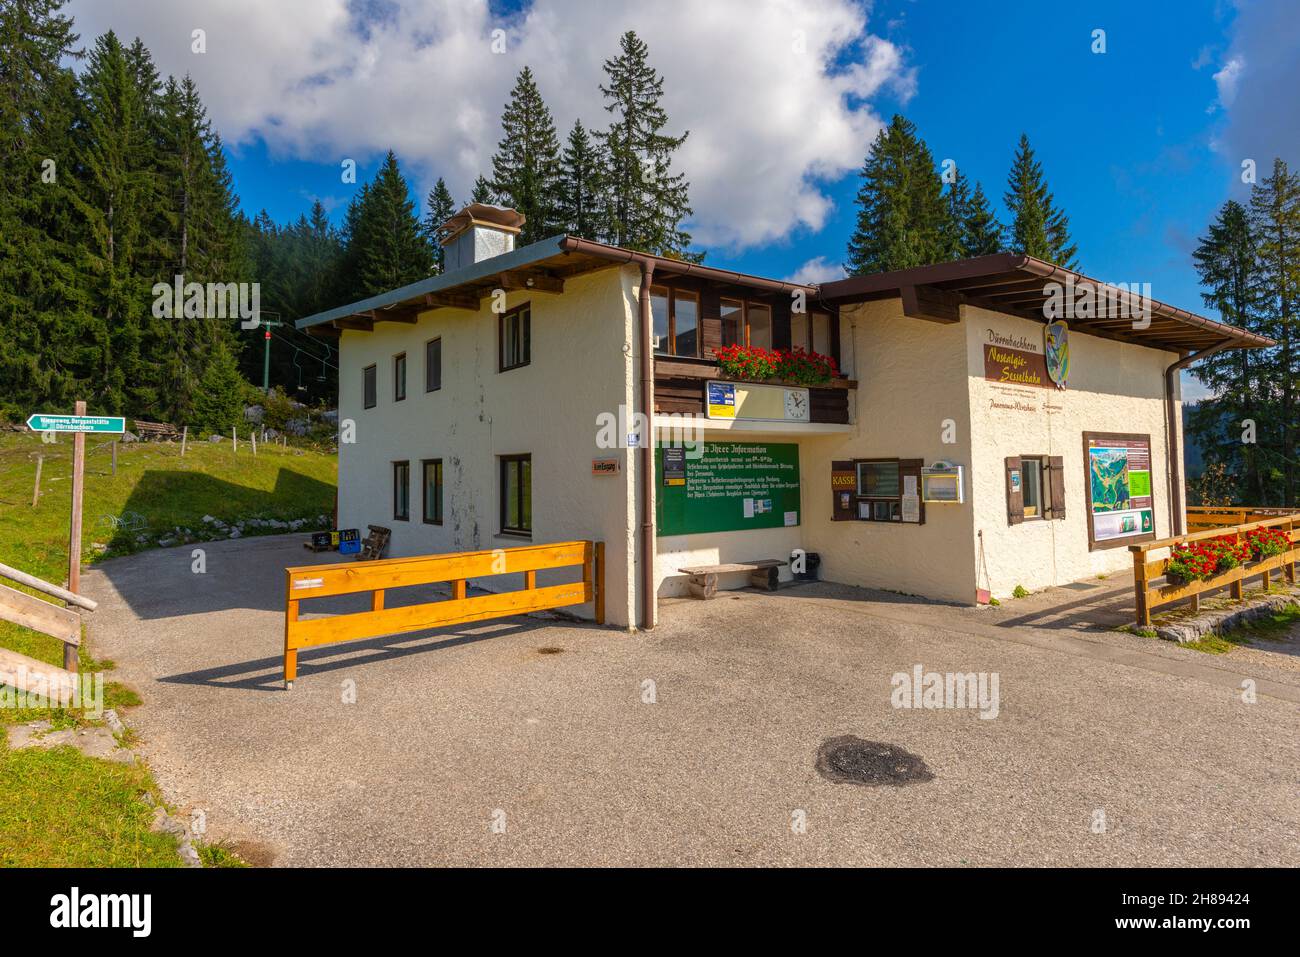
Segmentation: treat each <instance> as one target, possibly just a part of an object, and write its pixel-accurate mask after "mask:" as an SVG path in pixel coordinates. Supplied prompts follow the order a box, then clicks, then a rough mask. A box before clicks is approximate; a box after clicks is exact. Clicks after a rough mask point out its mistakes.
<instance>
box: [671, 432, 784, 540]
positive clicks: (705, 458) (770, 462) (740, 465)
mask: <svg viewBox="0 0 1300 957" xmlns="http://www.w3.org/2000/svg"><path fill="white" fill-rule="evenodd" d="M655 513H656V516H657V523H656V524H657V525H658V528H659V534H660V535H697V534H700V533H703V532H733V531H742V530H744V529H753V528H787V527H791V526H794V525H798V524H799V446H798V445H796V444H794V443H772V442H702V443H700V444H699V445H698V446H696V447H695V448H690V447H687V448H686V449H684V450H683V449H674V448H667V449H665V448H657V449H655Z"/></svg>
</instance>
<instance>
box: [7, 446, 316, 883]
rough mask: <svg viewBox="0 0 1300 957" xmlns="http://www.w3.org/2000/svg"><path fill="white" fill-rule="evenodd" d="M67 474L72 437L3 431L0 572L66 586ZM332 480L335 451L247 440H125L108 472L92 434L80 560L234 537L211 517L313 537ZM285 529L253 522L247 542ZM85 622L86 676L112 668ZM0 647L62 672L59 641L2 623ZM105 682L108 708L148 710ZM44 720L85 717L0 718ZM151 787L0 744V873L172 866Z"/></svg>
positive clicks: (171, 844) (135, 773) (67, 751)
mask: <svg viewBox="0 0 1300 957" xmlns="http://www.w3.org/2000/svg"><path fill="white" fill-rule="evenodd" d="M37 456H41V457H43V463H42V468H41V496H40V500H39V503H38V505H37V506H36V507H35V508H33V507H32V488H33V482H34V480H35V475H36V460H37ZM71 475H72V440H71V437H70V436H66V435H64V436H60V437H59V441H58V442H57V443H54V444H46V443H43V442H41V441H40V440H39V438H37V437H36V436H33V435H30V434H25V433H12V432H0V562H3V563H5V564H7V565H11V566H13V567H15V568H18V569H21V570H22V571H25V572H27V573H29V574H32V575H36V576H37V577H40V578H43V579H45V580H46V581H49V582H53V583H54V584H58V585H62V584H65V583H66V581H67V570H68V513H69V506H70V501H71V494H72V492H71V481H70V480H71ZM337 475H338V469H337V458H336V457H335V455H333V454H332V453H328V454H327V453H324V452H320V451H313V450H307V449H295V448H293V447H290V448H288V449H282V448H280V447H279V446H275V445H269V446H262V447H260V448H259V449H258V454H257V456H256V457H254V456H253V455H252V450H251V448H250V447H249V446H248V445H246V444H245V443H244V442H242V441H241V442H240V446H239V452H238V456H237V457H236V456H235V455H234V454H232V450H231V443H230V440H229V439H226V440H224V441H223V442H221V443H209V442H206V441H197V440H195V441H191V442H190V443H189V446H188V448H187V450H186V453H185V457H184V458H181V455H180V445H179V443H177V444H170V443H157V444H152V443H151V444H143V443H129V444H126V443H124V444H119V446H118V457H117V474H116V475H114V474H113V472H112V452H111V446H110V444H109V441H108V439H107V438H106V437H104V436H87V438H86V480H85V506H84V513H83V528H82V532H83V534H82V557H83V560H84V561H93V560H96V559H99V558H104V557H110V556H113V555H121V554H128V553H131V552H135V551H139V550H142V549H145V548H153V547H158V546H159V544H160V543H162V544H164V545H166V544H178V545H179V544H183V543H187V542H197V541H207V540H211V539H215V538H225V537H228V535H229V532H228V531H218V530H217V528H216V526H215V524H214V523H205V522H204V521H203V518H204V516H212V517H213V518H216V519H220V520H222V521H224V522H226V523H231V524H233V523H234V522H236V521H240V520H243V521H246V522H247V521H248V520H250V519H261V520H265V521H267V522H290V521H294V520H299V519H302V520H306V521H305V523H304V525H303V526H302V528H303V530H304V533H305V531H306V530H308V529H313V528H315V527H317V524H316V519H317V516H320V515H322V514H324V515H327V516H328V515H329V514H330V513H331V512H332V510H333V507H334V489H335V485H336V483H337ZM284 531H287V529H284V528H276V527H274V526H271V525H269V524H267V525H261V526H251V525H246V526H245V528H244V532H243V534H245V535H257V534H277V533H283V532H284ZM5 584H8V585H10V586H11V587H17V586H14V585H13V583H12V582H8V581H6V582H5ZM22 590H24V591H27V590H28V589H22ZM85 620H86V622H87V623H88V628H87V629H86V631H88V634H86V633H85V632H83V635H84V638H83V642H82V645H81V655H80V669H81V670H82V671H110V670H111V668H112V662H109V661H96V660H94V658H93V645H94V613H93V612H91V613H87V614H86V616H85ZM0 647H4V648H9V649H11V650H13V651H17V652H20V653H21V654H24V655H27V656H29V657H32V658H36V659H38V660H41V661H46V662H49V663H51V664H57V665H62V663H63V645H62V643H61V642H59V641H57V640H56V639H54V638H49V637H47V636H45V635H40V634H37V633H35V632H32V631H28V630H26V629H24V628H20V627H18V626H16V625H11V624H9V623H8V622H0ZM107 677H108V676H106V680H105V702H104V706H105V707H106V708H117V709H119V710H121V709H123V708H129V707H133V706H135V705H137V704H139V703H140V701H139V698H138V697H137V696H136V695H135V694H134V692H132V691H131V690H130V689H127V688H125V687H123V686H121V685H120V684H116V683H114V682H111V681H108V680H107ZM42 718H44V719H49V720H52V721H53V722H54V724H55V727H56V728H57V727H66V726H69V725H72V724H76V723H79V722H81V721H83V720H85V719H84V718H83V717H82V716H81V715H80V714H78V713H76V712H67V711H63V710H59V709H53V710H50V709H47V710H41V711H32V710H27V711H15V710H14V709H12V708H9V709H3V708H0V732H2V731H3V726H4V725H5V724H9V723H16V722H22V721H32V720H37V719H42ZM153 787H154V785H153V781H152V779H151V776H150V775H149V772H148V771H147V770H145V769H144V768H138V767H131V766H126V765H121V764H116V763H113V762H108V761H100V760H96V759H94V758H88V757H85V756H84V755H82V754H81V753H80V752H78V751H77V750H76V749H74V748H70V747H63V748H56V749H51V750H42V749H25V750H23V751H10V750H9V748H8V745H7V744H0V866H24V865H25V866H49V867H75V866H89V867H119V866H128V867H129V866H143V867H150V866H175V865H176V864H178V863H179V859H178V857H177V855H176V841H175V838H173V837H171V836H170V835H166V834H154V833H152V832H151V831H150V830H149V827H150V824H151V822H152V817H153V814H152V810H151V809H150V808H149V806H148V805H147V804H145V803H144V802H143V801H142V800H141V799H140V795H141V794H142V793H143V792H145V791H149V790H153ZM209 863H210V864H216V863H222V862H220V861H216V860H212V861H209Z"/></svg>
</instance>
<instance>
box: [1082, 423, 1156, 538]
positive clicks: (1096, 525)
mask: <svg viewBox="0 0 1300 957" xmlns="http://www.w3.org/2000/svg"><path fill="white" fill-rule="evenodd" d="M1083 445H1084V465H1085V466H1086V468H1087V469H1088V476H1087V482H1088V485H1087V488H1088V542H1089V545H1090V546H1091V547H1093V548H1112V547H1116V546H1120V545H1132V544H1134V543H1135V542H1140V541H1148V540H1151V539H1154V538H1155V499H1154V497H1153V494H1152V481H1151V437H1150V436H1147V435H1119V434H1113V433H1100V432H1085V433H1084V436H1083Z"/></svg>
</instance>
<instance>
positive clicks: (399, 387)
mask: <svg viewBox="0 0 1300 957" xmlns="http://www.w3.org/2000/svg"><path fill="white" fill-rule="evenodd" d="M405 398H406V353H405V352H401V353H398V354H397V355H395V356H393V401H394V402H401V401H402V400H403V399H405Z"/></svg>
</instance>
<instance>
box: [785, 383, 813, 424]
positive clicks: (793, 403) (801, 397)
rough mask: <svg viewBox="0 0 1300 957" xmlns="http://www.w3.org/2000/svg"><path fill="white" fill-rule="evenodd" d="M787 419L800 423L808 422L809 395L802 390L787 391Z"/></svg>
mask: <svg viewBox="0 0 1300 957" xmlns="http://www.w3.org/2000/svg"><path fill="white" fill-rule="evenodd" d="M785 417H786V418H787V419H795V420H797V421H800V422H806V421H807V420H808V393H807V392H804V391H803V390H801V389H786V392H785Z"/></svg>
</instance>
